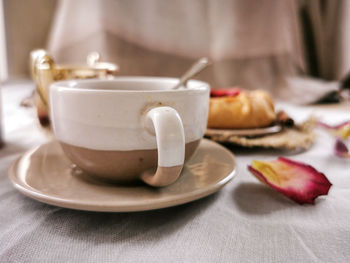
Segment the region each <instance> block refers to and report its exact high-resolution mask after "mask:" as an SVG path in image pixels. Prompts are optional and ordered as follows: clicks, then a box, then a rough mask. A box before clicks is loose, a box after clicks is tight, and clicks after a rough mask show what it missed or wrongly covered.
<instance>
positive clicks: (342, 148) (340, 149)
mask: <svg viewBox="0 0 350 263" xmlns="http://www.w3.org/2000/svg"><path fill="white" fill-rule="evenodd" d="M334 154H335V155H336V156H338V157H341V158H350V153H349V149H348V147H347V146H346V144H345V143H344V142H343V141H342V140H341V139H339V138H337V139H336V141H335V144H334Z"/></svg>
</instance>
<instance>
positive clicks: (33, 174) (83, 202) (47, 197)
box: [9, 139, 236, 212]
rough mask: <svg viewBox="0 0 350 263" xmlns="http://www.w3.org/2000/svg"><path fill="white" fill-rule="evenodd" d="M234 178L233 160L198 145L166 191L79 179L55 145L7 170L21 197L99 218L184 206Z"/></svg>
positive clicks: (206, 143)
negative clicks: (98, 214)
mask: <svg viewBox="0 0 350 263" xmlns="http://www.w3.org/2000/svg"><path fill="white" fill-rule="evenodd" d="M235 173H236V164H235V157H234V155H233V154H232V153H231V152H230V151H228V150H227V149H225V148H224V147H222V146H221V145H219V144H217V143H215V142H213V141H210V140H207V139H203V140H202V141H201V143H200V146H199V147H198V149H197V151H196V153H195V154H194V156H193V157H192V158H191V159H190V160H189V161H188V162H187V163H186V164H185V166H184V169H183V171H182V174H181V176H180V178H179V179H178V180H177V181H176V182H175V183H174V184H172V185H169V186H167V187H162V188H153V187H150V186H147V185H145V184H141V183H140V184H139V185H130V186H126V185H118V184H108V183H104V182H101V181H98V180H97V179H95V178H92V177H89V176H87V175H84V174H83V172H82V171H81V170H80V169H78V168H76V167H75V166H74V165H73V164H72V163H71V162H70V161H69V160H68V159H67V158H66V156H65V155H64V153H63V151H62V150H61V147H60V145H59V143H58V142H57V141H52V142H49V143H47V144H43V145H41V146H38V147H36V148H34V149H32V150H30V151H28V152H26V153H24V154H23V155H22V156H21V157H20V158H18V159H17V160H16V161H15V162H14V163H13V164H12V166H11V167H10V169H9V178H10V180H11V181H12V183H13V185H14V186H15V188H17V189H18V190H19V191H20V192H22V193H23V194H25V195H26V196H28V197H30V198H33V199H36V200H38V201H40V202H43V203H47V204H50V205H55V206H59V207H65V208H71V209H77V210H87V211H103V212H132V211H145V210H153V209H158V208H165V207H170V206H175V205H180V204H184V203H187V202H190V201H194V200H197V199H200V198H202V197H205V196H208V195H210V194H212V193H214V192H216V191H218V190H219V189H221V188H222V187H223V186H224V185H225V184H226V183H228V182H229V181H230V180H231V179H232V178H233V177H234V176H235Z"/></svg>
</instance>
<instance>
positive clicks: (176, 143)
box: [141, 107, 185, 186]
mask: <svg viewBox="0 0 350 263" xmlns="http://www.w3.org/2000/svg"><path fill="white" fill-rule="evenodd" d="M152 124H153V125H152ZM145 125H146V129H148V130H152V131H154V132H155V136H156V140H157V149H158V167H157V170H156V173H155V174H154V173H152V172H149V171H146V172H144V173H143V174H142V175H141V179H142V180H143V181H144V182H145V183H146V184H149V185H152V186H166V185H169V184H172V183H173V182H175V181H176V180H177V179H178V178H179V176H180V173H181V170H182V167H183V165H184V160H185V133H184V128H183V125H182V120H181V118H180V116H179V114H178V112H177V111H176V110H175V109H173V108H171V107H157V108H153V109H151V110H150V111H148V112H147V114H146V122H145Z"/></svg>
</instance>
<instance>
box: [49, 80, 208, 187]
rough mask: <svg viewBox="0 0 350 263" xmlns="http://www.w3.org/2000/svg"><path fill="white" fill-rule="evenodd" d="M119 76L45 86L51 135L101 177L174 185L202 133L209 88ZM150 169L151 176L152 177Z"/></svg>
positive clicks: (80, 163)
mask: <svg viewBox="0 0 350 263" xmlns="http://www.w3.org/2000/svg"><path fill="white" fill-rule="evenodd" d="M177 81H178V79H172V78H153V77H118V78H116V79H114V80H72V81H62V82H56V83H54V84H52V85H51V87H50V106H51V114H50V115H51V119H52V123H53V130H54V133H55V136H56V138H57V139H58V140H59V141H60V143H61V145H62V148H63V150H64V152H65V153H66V155H67V157H68V158H69V159H70V160H71V161H72V162H73V163H75V164H76V165H77V166H78V167H80V168H81V169H82V170H84V171H86V172H87V173H89V174H92V175H94V176H97V177H99V178H103V179H107V180H111V181H115V182H118V183H129V182H135V181H138V180H143V181H145V182H146V183H148V184H150V185H154V186H163V185H168V184H170V183H172V182H174V181H175V180H176V179H177V178H178V176H179V174H180V172H181V170H182V167H183V162H184V160H187V159H189V158H190V157H191V156H192V155H193V153H194V152H195V150H196V149H197V147H198V145H199V142H200V140H201V138H202V137H203V134H204V132H205V129H206V125H207V116H208V105H209V85H208V84H207V83H205V82H201V81H195V80H191V81H189V82H188V85H187V86H188V88H186V89H185V88H183V89H178V90H172V89H171V88H172V87H173V86H174V85H175V84H176V83H177ZM155 171H156V172H155Z"/></svg>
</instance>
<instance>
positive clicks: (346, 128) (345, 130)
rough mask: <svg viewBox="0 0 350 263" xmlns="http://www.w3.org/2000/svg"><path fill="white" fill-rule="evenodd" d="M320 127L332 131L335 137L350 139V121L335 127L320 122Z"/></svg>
mask: <svg viewBox="0 0 350 263" xmlns="http://www.w3.org/2000/svg"><path fill="white" fill-rule="evenodd" d="M318 125H319V126H320V127H323V128H326V129H327V130H329V131H331V132H332V133H333V134H334V136H337V137H341V138H343V139H346V138H348V137H350V121H346V122H343V123H341V124H338V125H334V126H332V125H328V124H326V123H323V122H318Z"/></svg>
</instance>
